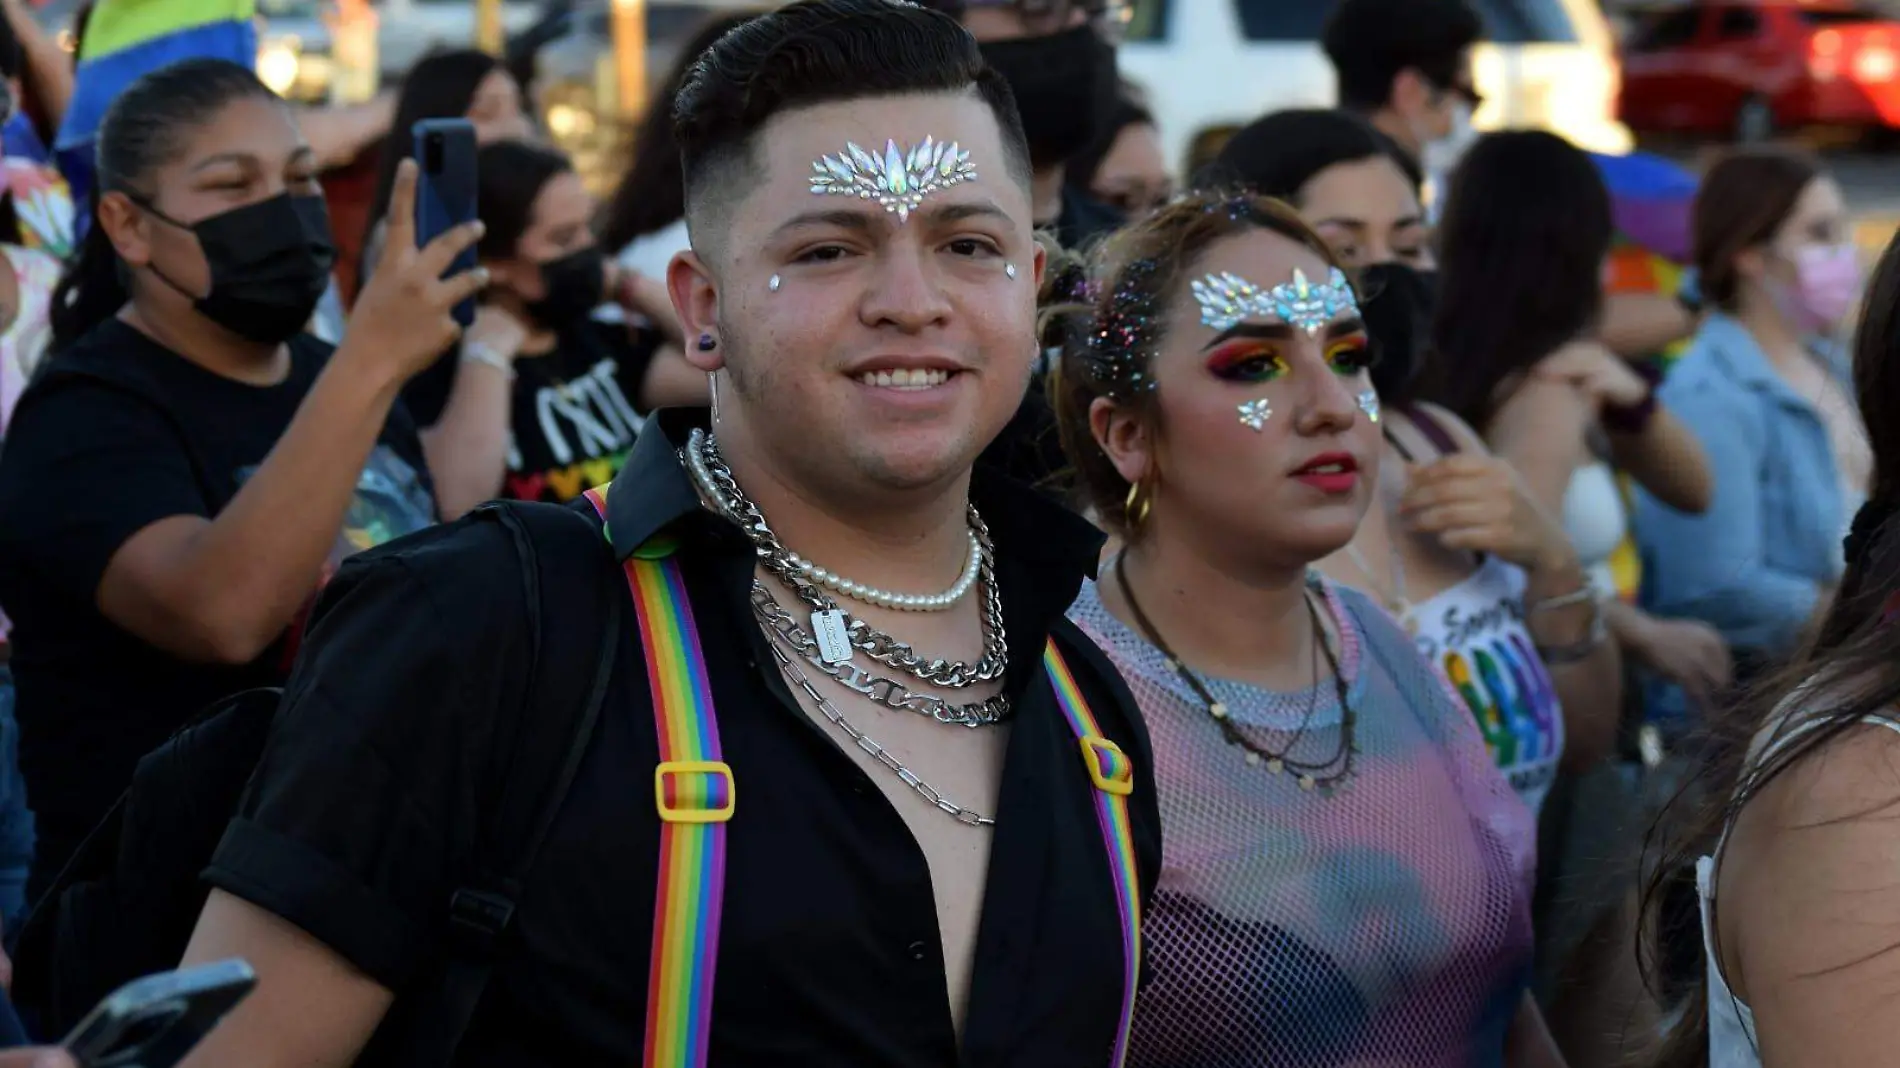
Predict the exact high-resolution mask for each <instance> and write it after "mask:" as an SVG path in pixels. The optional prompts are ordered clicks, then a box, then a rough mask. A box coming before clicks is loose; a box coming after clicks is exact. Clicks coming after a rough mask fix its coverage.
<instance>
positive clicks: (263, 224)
mask: <svg viewBox="0 0 1900 1068" xmlns="http://www.w3.org/2000/svg"><path fill="white" fill-rule="evenodd" d="M141 206H143V207H144V208H145V210H146V211H148V212H150V213H151V214H152V215H153V216H155V217H156V218H158V219H159V220H160V221H161V222H165V223H168V224H170V225H172V226H176V227H178V228H179V229H182V230H190V231H191V232H192V234H193V235H194V236H196V237H197V238H198V247H199V248H200V249H202V250H203V251H204V257H205V265H206V266H207V267H209V268H210V270H211V291H210V292H209V293H206V294H205V295H204V296H202V297H192V307H194V308H197V309H198V313H199V314H200V315H203V316H204V317H205V318H207V319H209V320H211V321H212V322H214V323H217V324H218V325H219V326H222V327H224V328H225V329H226V330H229V331H231V332H232V333H233V334H236V335H238V336H239V337H242V338H248V339H249V340H251V341H256V342H259V343H261V344H267V345H276V344H281V343H283V342H285V341H288V340H290V339H291V338H293V337H295V336H297V335H298V334H300V333H302V332H303V330H304V328H305V327H306V326H307V325H309V323H310V316H311V314H312V313H313V312H315V311H316V310H317V302H318V301H320V300H322V299H323V291H324V289H325V288H326V287H327V286H329V284H330V268H332V267H334V266H336V244H335V242H334V241H333V240H332V239H331V236H330V212H329V210H328V209H327V208H325V207H324V205H323V198H322V197H320V196H313V195H304V196H294V195H292V194H290V193H279V194H278V195H277V196H274V197H271V198H270V199H269V200H260V201H258V202H257V203H255V204H246V205H244V206H243V207H241V208H232V209H231V210H230V211H227V212H223V213H221V214H218V215H213V216H211V217H210V218H206V219H200V220H198V221H197V222H196V223H192V224H189V225H187V224H185V223H181V222H179V221H178V220H176V219H173V218H171V217H170V216H168V215H166V214H165V213H164V212H161V211H159V210H158V209H157V208H155V207H153V206H152V205H150V204H142V205H141ZM152 273H153V274H155V275H157V276H158V278H159V280H160V281H163V282H164V283H165V284H166V285H168V286H171V287H172V288H173V289H176V290H178V291H179V292H180V293H184V294H185V295H186V296H192V295H191V294H190V293H189V292H187V291H186V290H185V289H184V288H183V287H181V286H179V285H178V284H177V283H176V282H173V281H172V280H171V279H170V278H167V277H165V274H164V272H163V271H160V270H159V269H158V265H157V264H153V265H152Z"/></svg>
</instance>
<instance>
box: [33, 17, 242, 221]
mask: <svg viewBox="0 0 1900 1068" xmlns="http://www.w3.org/2000/svg"><path fill="white" fill-rule="evenodd" d="M256 13H257V10H256V0H98V3H97V5H96V6H95V7H94V8H93V10H92V17H91V19H90V20H89V21H88V22H87V23H86V36H85V39H84V40H82V41H80V42H79V67H78V70H77V71H76V72H75V74H74V84H73V99H72V103H71V104H70V105H68V106H67V108H66V117H65V119H64V121H62V122H61V123H60V127H59V136H58V138H57V139H56V140H55V141H54V144H53V150H54V153H55V155H56V157H57V159H58V162H59V168H60V170H61V172H63V173H64V174H65V175H66V180H67V183H68V184H69V185H70V186H71V187H72V193H73V199H74V202H75V203H78V204H89V203H90V202H91V195H92V170H93V160H92V141H93V137H94V135H95V134H96V133H97V131H98V129H99V120H100V119H102V118H104V117H105V113H106V108H108V107H110V106H111V104H112V101H113V99H114V98H115V97H117V96H118V95H119V93H120V91H122V90H123V89H125V87H126V86H128V85H130V84H132V83H133V82H134V81H137V80H138V78H139V76H141V75H143V74H145V73H146V72H148V71H153V70H157V69H158V68H160V67H163V66H166V65H167V64H171V63H176V62H177V61H179V60H181V59H191V58H194V57H216V58H223V59H228V60H230V61H232V62H233V63H241V64H243V65H244V66H247V67H249V66H253V65H255V64H256V63H257V24H256V20H255V16H256ZM89 215H90V212H85V211H82V212H81V215H80V218H81V219H82V220H84V219H85V218H87V217H88V216H89ZM82 225H83V222H82Z"/></svg>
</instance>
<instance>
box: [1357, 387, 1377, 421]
mask: <svg viewBox="0 0 1900 1068" xmlns="http://www.w3.org/2000/svg"><path fill="white" fill-rule="evenodd" d="M1359 410H1360V411H1362V412H1364V413H1366V419H1367V421H1368V422H1373V423H1376V422H1378V421H1379V393H1378V391H1377V390H1371V389H1368V390H1366V391H1365V392H1363V393H1361V394H1359Z"/></svg>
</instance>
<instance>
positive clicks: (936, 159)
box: [811, 137, 976, 223]
mask: <svg viewBox="0 0 1900 1068" xmlns="http://www.w3.org/2000/svg"><path fill="white" fill-rule="evenodd" d="M844 148H845V150H844V151H843V152H840V153H838V154H837V155H835V156H820V157H819V158H818V160H817V161H816V162H814V163H813V164H812V165H811V170H812V174H811V191H812V192H813V193H815V194H817V195H819V196H843V197H857V198H858V199H860V200H875V201H877V202H878V204H879V205H881V206H882V207H883V208H884V210H885V211H888V212H893V213H895V214H896V216H897V221H898V222H900V223H901V222H905V221H907V220H909V218H910V213H911V212H912V211H914V210H916V208H917V205H919V204H921V203H923V201H924V198H925V197H927V196H929V195H930V194H932V193H935V192H937V191H938V190H940V189H948V188H949V187H951V186H953V185H957V184H960V183H962V182H968V181H971V180H972V179H974V178H975V177H976V166H975V165H974V164H972V163H971V162H970V153H968V152H967V151H964V150H963V149H960V148H958V147H957V143H956V142H955V141H948V142H945V141H938V140H934V139H932V138H929V137H926V138H924V140H923V143H922V144H919V145H917V146H916V147H914V148H912V149H911V150H910V151H909V152H905V151H903V150H902V149H900V148H898V146H897V142H896V141H895V140H886V141H885V142H884V152H883V154H882V155H873V154H871V153H869V152H866V151H865V150H864V149H862V148H859V147H858V146H857V145H856V144H855V143H853V142H849V141H847V142H845V146H844Z"/></svg>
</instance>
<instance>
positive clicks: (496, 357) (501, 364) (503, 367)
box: [462, 341, 515, 382]
mask: <svg viewBox="0 0 1900 1068" xmlns="http://www.w3.org/2000/svg"><path fill="white" fill-rule="evenodd" d="M462 362H463V363H480V364H486V365H488V366H489V367H493V368H494V369H495V370H497V371H500V372H501V373H502V374H504V375H507V376H508V381H510V382H512V381H514V380H515V361H513V360H511V359H509V358H508V357H506V356H504V355H502V354H501V353H500V352H498V351H496V350H495V349H493V348H491V347H489V346H487V345H484V344H482V343H481V342H479V341H464V342H462Z"/></svg>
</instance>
